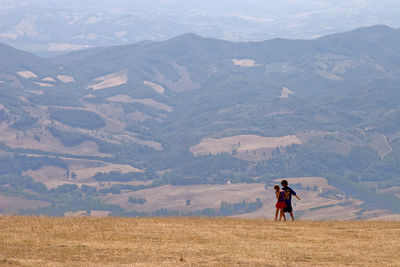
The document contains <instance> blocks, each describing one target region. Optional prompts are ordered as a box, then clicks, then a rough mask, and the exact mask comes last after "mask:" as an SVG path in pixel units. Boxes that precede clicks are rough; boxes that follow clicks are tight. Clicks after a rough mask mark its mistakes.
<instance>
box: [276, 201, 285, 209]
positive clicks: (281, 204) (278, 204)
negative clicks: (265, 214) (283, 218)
mask: <svg viewBox="0 0 400 267" xmlns="http://www.w3.org/2000/svg"><path fill="white" fill-rule="evenodd" d="M275 207H276V208H277V209H281V208H286V203H285V201H278V202H276V205H275Z"/></svg>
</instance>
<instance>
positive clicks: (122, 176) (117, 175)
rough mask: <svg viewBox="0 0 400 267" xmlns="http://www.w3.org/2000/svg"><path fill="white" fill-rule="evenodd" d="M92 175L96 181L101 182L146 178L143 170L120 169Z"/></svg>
mask: <svg viewBox="0 0 400 267" xmlns="http://www.w3.org/2000/svg"><path fill="white" fill-rule="evenodd" d="M93 177H94V179H96V180H97V181H101V182H106V181H115V182H130V181H133V180H141V181H145V180H147V179H148V177H147V175H146V173H144V172H129V173H121V172H120V171H111V172H97V173H96V174H95V175H94V176H93Z"/></svg>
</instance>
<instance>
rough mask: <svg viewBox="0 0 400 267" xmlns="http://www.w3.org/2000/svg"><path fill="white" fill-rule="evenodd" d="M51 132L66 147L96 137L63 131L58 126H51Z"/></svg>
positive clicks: (92, 139)
mask: <svg viewBox="0 0 400 267" xmlns="http://www.w3.org/2000/svg"><path fill="white" fill-rule="evenodd" d="M50 132H51V134H52V135H53V136H54V137H55V138H57V139H59V140H60V141H61V143H62V144H63V145H64V146H66V147H73V146H77V145H79V144H81V143H83V142H85V141H94V139H95V138H93V137H90V136H88V135H86V134H83V133H79V132H72V131H61V130H58V129H56V128H50Z"/></svg>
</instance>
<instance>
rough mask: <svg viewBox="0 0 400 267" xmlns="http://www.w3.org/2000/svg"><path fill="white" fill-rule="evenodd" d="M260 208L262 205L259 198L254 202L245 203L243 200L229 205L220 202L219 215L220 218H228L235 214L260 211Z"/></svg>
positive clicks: (228, 203)
mask: <svg viewBox="0 0 400 267" xmlns="http://www.w3.org/2000/svg"><path fill="white" fill-rule="evenodd" d="M262 206H263V203H262V202H261V200H260V199H259V198H257V199H256V201H255V202H246V201H244V200H243V201H242V202H238V203H230V202H226V201H223V202H221V206H220V209H219V214H220V215H221V216H230V215H236V214H244V213H250V212H254V211H256V210H259V209H261V208H262Z"/></svg>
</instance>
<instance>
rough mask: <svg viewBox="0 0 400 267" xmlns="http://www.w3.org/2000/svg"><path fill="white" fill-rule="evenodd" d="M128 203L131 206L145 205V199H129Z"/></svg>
mask: <svg viewBox="0 0 400 267" xmlns="http://www.w3.org/2000/svg"><path fill="white" fill-rule="evenodd" d="M128 201H129V203H132V204H139V205H143V204H144V203H146V198H144V197H129V200H128Z"/></svg>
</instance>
